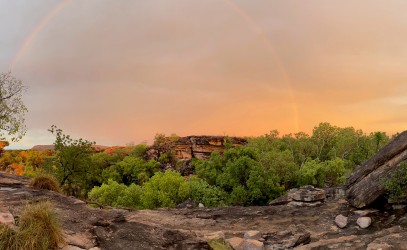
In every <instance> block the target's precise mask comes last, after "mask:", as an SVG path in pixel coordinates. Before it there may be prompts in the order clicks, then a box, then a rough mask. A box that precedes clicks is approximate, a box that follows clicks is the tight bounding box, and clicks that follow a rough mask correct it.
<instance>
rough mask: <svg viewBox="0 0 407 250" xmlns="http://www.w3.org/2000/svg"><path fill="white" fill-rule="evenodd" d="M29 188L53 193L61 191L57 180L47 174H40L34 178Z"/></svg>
mask: <svg viewBox="0 0 407 250" xmlns="http://www.w3.org/2000/svg"><path fill="white" fill-rule="evenodd" d="M31 186H32V187H33V188H37V189H47V190H52V191H55V192H60V191H61V189H60V187H59V183H58V181H57V179H56V178H55V177H54V176H52V175H49V174H40V175H38V176H36V177H34V178H33V179H32V181H31Z"/></svg>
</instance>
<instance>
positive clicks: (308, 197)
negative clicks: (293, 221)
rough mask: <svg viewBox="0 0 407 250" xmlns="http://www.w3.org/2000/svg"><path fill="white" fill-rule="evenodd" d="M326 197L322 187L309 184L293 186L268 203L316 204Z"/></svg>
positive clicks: (319, 203)
mask: <svg viewBox="0 0 407 250" xmlns="http://www.w3.org/2000/svg"><path fill="white" fill-rule="evenodd" d="M325 199H326V192H325V190H323V189H320V188H315V187H313V186H311V185H307V186H303V187H300V188H293V189H290V191H288V193H287V194H286V195H284V196H281V197H279V198H277V199H275V200H273V201H271V202H270V205H290V206H298V207H303V206H309V207H313V206H318V205H321V204H322V202H323V201H324V200H325Z"/></svg>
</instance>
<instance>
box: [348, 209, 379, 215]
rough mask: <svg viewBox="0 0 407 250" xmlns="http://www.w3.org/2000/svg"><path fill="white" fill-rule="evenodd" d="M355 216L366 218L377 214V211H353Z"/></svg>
mask: <svg viewBox="0 0 407 250" xmlns="http://www.w3.org/2000/svg"><path fill="white" fill-rule="evenodd" d="M353 212H354V213H355V214H357V215H359V216H366V215H372V214H377V213H378V212H379V210H377V209H365V210H355V211H353Z"/></svg>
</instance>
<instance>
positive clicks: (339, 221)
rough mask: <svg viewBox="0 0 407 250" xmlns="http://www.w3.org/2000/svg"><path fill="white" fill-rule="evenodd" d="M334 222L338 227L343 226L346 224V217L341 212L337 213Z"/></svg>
mask: <svg viewBox="0 0 407 250" xmlns="http://www.w3.org/2000/svg"><path fill="white" fill-rule="evenodd" d="M335 224H336V225H337V226H338V227H339V228H345V227H346V226H347V225H348V217H346V216H343V215H342V214H340V215H337V216H336V217H335Z"/></svg>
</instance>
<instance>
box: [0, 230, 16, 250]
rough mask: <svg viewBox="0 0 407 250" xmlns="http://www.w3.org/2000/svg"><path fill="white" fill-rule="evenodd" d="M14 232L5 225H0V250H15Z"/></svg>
mask: <svg viewBox="0 0 407 250" xmlns="http://www.w3.org/2000/svg"><path fill="white" fill-rule="evenodd" d="M16 239H17V238H16V231H14V230H13V229H11V228H10V227H9V226H7V225H3V224H0V249H1V250H6V249H7V250H17V249H18V246H17V244H16V242H15V241H16Z"/></svg>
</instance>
